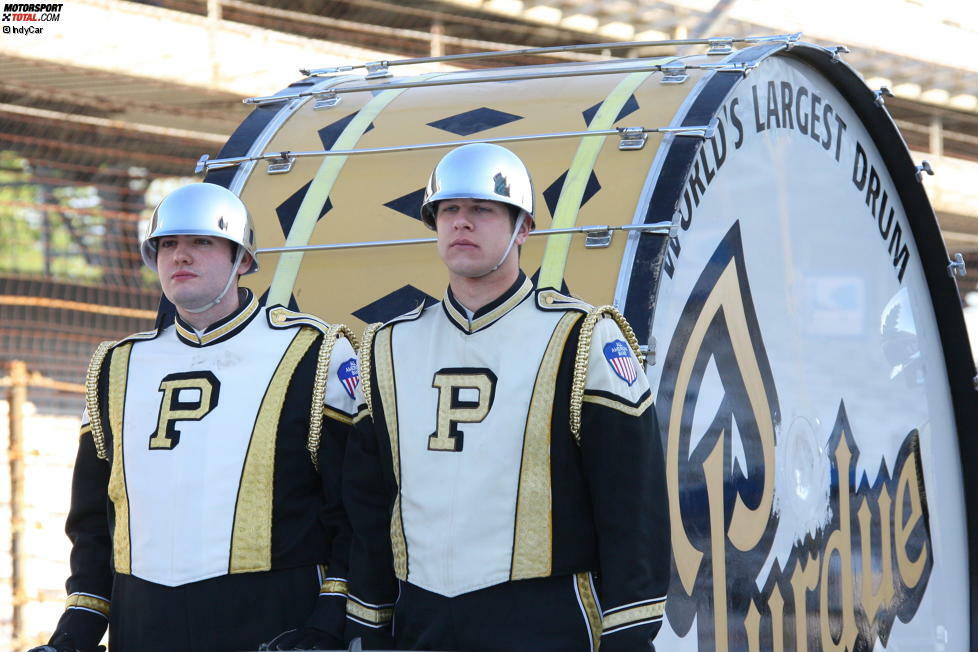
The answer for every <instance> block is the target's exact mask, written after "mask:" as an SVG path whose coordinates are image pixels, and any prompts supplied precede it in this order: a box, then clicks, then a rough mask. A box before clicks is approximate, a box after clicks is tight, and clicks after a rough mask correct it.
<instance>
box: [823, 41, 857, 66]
mask: <svg viewBox="0 0 978 652" xmlns="http://www.w3.org/2000/svg"><path fill="white" fill-rule="evenodd" d="M827 50H828V51H829V52H831V53H832V63H838V62H839V61H842V58H841V56H840V55H843V54H849V53H850V52H852V50H850V49H849V48H847V47H846V46H844V45H836V46H835V47H832V48H827Z"/></svg>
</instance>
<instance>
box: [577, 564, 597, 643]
mask: <svg viewBox="0 0 978 652" xmlns="http://www.w3.org/2000/svg"><path fill="white" fill-rule="evenodd" d="M574 584H575V587H574V588H575V589H576V590H577V597H578V598H579V599H580V600H581V608H582V609H583V610H584V617H585V618H587V627H588V630H590V632H591V649H592V650H597V649H598V647H600V645H601V610H600V609H599V608H598V599H597V597H595V591H594V585H593V584H592V583H591V573H575V574H574Z"/></svg>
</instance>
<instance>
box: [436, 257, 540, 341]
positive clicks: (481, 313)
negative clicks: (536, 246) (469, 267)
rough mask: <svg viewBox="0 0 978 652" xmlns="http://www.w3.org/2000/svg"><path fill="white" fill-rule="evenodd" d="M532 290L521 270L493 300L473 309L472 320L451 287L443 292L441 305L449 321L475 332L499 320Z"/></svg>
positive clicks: (529, 282)
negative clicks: (506, 288)
mask: <svg viewBox="0 0 978 652" xmlns="http://www.w3.org/2000/svg"><path fill="white" fill-rule="evenodd" d="M532 292H533V282H532V281H530V279H528V278H527V277H526V274H524V273H523V272H522V270H521V271H520V275H519V276H518V277H517V278H516V282H515V283H513V284H512V285H511V286H510V287H509V289H508V290H506V291H505V292H503V293H502V294H501V295H499V297H498V298H496V299H495V300H494V301H492V302H490V303H487V304H486V305H484V306H482V307H481V308H479V309H478V310H476V311H475V314H474V315H472V321H469V318H468V317H467V316H466V311H465V306H463V305H462V304H461V303H459V301H458V299H456V298H455V295H454V294H452V288H451V287H449V288H448V292H446V293H445V298H444V299H443V300H442V302H441V305H442V308H444V310H445V315H446V316H447V317H448V320H449V321H450V322H452V323H453V324H455V325H456V326H457V327H458V328H460V329H461V330H463V331H465V332H466V333H475V332H476V331H481V330H482V329H484V328H488V327H489V326H492V325H493V324H494V323H496V322H497V321H499V319H500V318H501V317H502V316H503V315H505V314H506V313H508V312H509V311H510V310H512V309H513V308H515V307H516V306H518V305H519V304H520V303H521V302H522V301H523V299H525V298H526V297H528V296H529V295H530V294H531V293H532Z"/></svg>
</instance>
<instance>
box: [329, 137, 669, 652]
mask: <svg viewBox="0 0 978 652" xmlns="http://www.w3.org/2000/svg"><path fill="white" fill-rule="evenodd" d="M421 213H422V219H423V221H424V223H425V224H426V225H427V226H428V227H429V228H431V229H434V230H435V231H436V232H437V239H438V255H439V256H440V258H441V260H442V261H443V262H444V264H445V266H446V268H447V270H448V278H449V286H448V290H447V293H446V295H445V298H444V299H443V300H442V301H441V302H440V303H438V304H435V305H431V306H429V307H424V306H419V307H418V308H417V309H416V310H414V311H412V312H410V313H408V314H405V315H403V316H401V317H398V318H396V319H394V320H392V321H390V322H388V323H387V324H384V325H383V326H382V327H380V328H379V329H374V328H368V330H367V332H366V333H365V336H364V343H363V345H361V360H360V364H361V370H362V374H363V377H364V379H365V380H364V385H365V388H364V394H365V398H366V399H367V400H368V402H369V405H370V409H371V412H372V419H369V420H368V419H363V420H362V421H360V423H359V425H358V429H357V430H356V431H355V432H354V433H353V434H352V435H351V439H350V444H349V446H348V447H347V462H346V466H345V468H344V501H345V502H346V505H347V512H348V513H349V514H350V519H351V523H352V525H353V530H354V538H353V549H352V554H351V562H350V568H351V588H350V596H349V601H348V606H347V612H348V618H349V619H350V621H351V623H350V627H351V628H352V629H355V630H356V631H357V632H358V633H359V634H361V635H363V636H364V639H365V641H366V642H367V643H368V645H373V646H392V645H396V646H397V648H398V649H424V650H458V649H462V650H535V651H536V650H560V651H563V652H566V651H570V650H595V649H597V648H598V645H599V644H600V646H601V650H602V651H603V652H614V651H616V650H649V649H651V639H652V637H653V636H654V635H655V633H656V632H657V631H658V629H659V626H660V622H661V620H662V616H663V612H664V608H665V595H666V591H667V588H668V583H669V563H670V562H669V559H670V556H669V519H668V509H667V502H666V484H665V473H664V466H663V456H662V449H661V443H660V440H659V433H658V427H657V424H656V418H655V412H654V408H653V406H652V396H651V392H650V388H649V384H648V381H647V378H646V375H645V373H644V371H643V367H642V363H641V361H640V358H639V353H638V348H637V343H636V342H635V339H634V335H633V334H632V331H631V328H630V327H629V326H628V324H627V323H626V322H625V321H624V319H623V318H622V317H621V316H620V314H619V313H618V312H617V311H616V310H614V309H613V308H611V307H608V306H606V307H603V308H593V307H591V306H589V305H587V304H585V303H582V302H581V301H579V300H577V299H574V298H573V297H570V296H567V295H564V294H561V293H560V292H558V291H556V290H554V289H552V288H538V287H535V286H534V283H533V282H532V281H531V280H530V279H529V278H527V277H526V275H525V274H524V273H523V272H522V271H521V270H520V266H519V246H520V245H522V244H523V242H524V241H525V240H526V238H527V236H528V234H529V232H530V230H531V229H532V228H533V226H534V218H533V188H532V183H531V180H530V175H529V173H528V172H527V170H526V168H525V166H524V165H523V163H522V161H520V159H519V158H518V157H516V155H515V154H513V153H512V152H511V151H509V150H507V149H505V148H503V147H499V146H497V145H491V144H470V145H464V146H462V147H459V148H457V149H454V150H452V151H451V152H449V153H448V154H447V155H445V157H444V158H443V159H442V160H441V161H440V162H439V164H438V165H437V167H436V168H435V170H434V172H433V173H432V175H431V179H430V181H429V183H428V186H427V190H426V193H425V198H424V202H423V204H422V208H421Z"/></svg>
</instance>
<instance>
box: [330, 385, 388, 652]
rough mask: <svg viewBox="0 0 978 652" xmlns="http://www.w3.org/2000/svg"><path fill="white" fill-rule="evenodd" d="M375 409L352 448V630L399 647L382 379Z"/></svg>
mask: <svg viewBox="0 0 978 652" xmlns="http://www.w3.org/2000/svg"><path fill="white" fill-rule="evenodd" d="M371 385H372V386H371V387H369V388H365V391H370V392H372V394H371V396H372V401H371V403H372V407H373V415H372V417H371V416H366V417H365V418H361V419H359V420H358V421H357V423H356V427H355V429H354V432H353V433H352V435H351V440H350V442H349V445H348V446H347V450H346V462H345V465H344V486H343V497H344V502H345V505H346V510H347V513H348V514H349V515H350V522H351V523H352V526H353V542H352V546H351V551H350V595H349V600H348V601H347V619H348V625H347V633H348V635H349V636H350V637H351V638H352V637H356V636H359V637H361V638H362V639H363V642H364V645H365V646H366V647H367V648H368V649H377V648H387V649H393V647H394V641H393V638H392V634H391V621H392V619H393V612H394V601H395V599H396V598H397V579H396V578H395V576H394V561H393V553H392V551H391V539H390V519H391V508H392V506H393V503H394V496H395V492H396V486H395V484H394V480H393V478H392V477H391V474H390V470H389V468H388V465H387V464H386V463H385V456H384V454H383V453H384V450H383V448H382V447H381V445H380V439H379V438H380V437H381V436H383V437H386V436H387V435H386V422H385V420H384V413H383V406H382V405H381V403H380V395H379V392H377V391H376V384H375V383H371Z"/></svg>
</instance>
